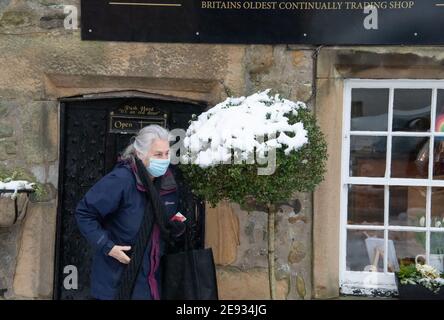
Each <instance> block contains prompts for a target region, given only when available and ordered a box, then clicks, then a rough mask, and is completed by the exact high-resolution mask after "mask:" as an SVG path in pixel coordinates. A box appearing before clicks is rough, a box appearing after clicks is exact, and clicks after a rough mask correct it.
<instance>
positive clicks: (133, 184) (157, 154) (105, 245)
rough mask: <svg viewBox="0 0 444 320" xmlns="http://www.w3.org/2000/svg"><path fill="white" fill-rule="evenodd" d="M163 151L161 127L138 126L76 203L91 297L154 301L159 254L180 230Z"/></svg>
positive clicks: (166, 144)
mask: <svg viewBox="0 0 444 320" xmlns="http://www.w3.org/2000/svg"><path fill="white" fill-rule="evenodd" d="M169 152H170V148H169V142H168V131H167V130H165V129H164V128H162V127H160V126H157V125H150V126H148V127H145V128H143V129H142V130H140V132H139V133H138V135H137V136H136V137H135V139H134V140H133V142H132V143H131V144H130V145H129V146H128V147H127V148H126V150H125V152H124V154H123V155H122V157H121V159H120V160H119V162H118V164H117V165H116V167H115V168H114V169H113V170H112V171H111V172H110V173H109V174H107V175H106V176H104V177H103V178H102V179H101V180H99V181H98V182H97V183H96V184H95V185H94V186H93V187H92V188H91V189H90V190H89V191H88V192H87V193H86V195H85V196H84V198H83V199H82V200H81V201H80V202H79V204H78V206H77V209H76V212H75V217H76V220H77V223H78V226H79V229H80V231H81V232H82V234H83V235H84V236H85V237H86V239H87V240H88V242H89V243H90V244H91V245H92V246H93V249H94V251H95V253H94V257H93V264H92V271H91V295H92V297H93V298H95V299H100V300H110V299H138V300H152V299H160V286H159V281H160V270H159V261H160V257H161V255H162V254H163V252H164V248H165V244H166V242H169V241H171V239H177V237H179V236H180V235H181V234H182V233H183V232H184V230H185V225H184V223H183V221H182V220H180V221H177V219H176V218H177V217H178V216H180V215H176V213H177V202H178V198H177V188H176V182H175V180H174V177H173V175H172V172H171V170H170V169H169V164H170V154H169Z"/></svg>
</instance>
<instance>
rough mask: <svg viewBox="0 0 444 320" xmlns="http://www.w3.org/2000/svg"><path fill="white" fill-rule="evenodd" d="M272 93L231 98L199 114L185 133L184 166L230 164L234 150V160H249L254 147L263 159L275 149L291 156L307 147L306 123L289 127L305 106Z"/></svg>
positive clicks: (268, 91)
mask: <svg viewBox="0 0 444 320" xmlns="http://www.w3.org/2000/svg"><path fill="white" fill-rule="evenodd" d="M270 90H271V89H267V90H265V91H262V92H258V93H255V94H253V95H251V96H248V97H240V98H228V99H226V100H225V101H224V102H221V103H219V104H218V105H216V106H215V107H213V108H211V109H210V110H208V111H206V112H204V113H202V114H201V115H199V117H198V118H197V119H196V120H194V121H193V122H192V123H191V125H190V127H189V128H188V130H187V132H186V137H185V139H184V146H185V148H186V149H187V150H188V153H187V154H185V155H184V156H183V158H182V160H183V161H184V163H190V162H191V163H193V164H197V165H199V166H200V167H202V168H206V167H211V166H215V165H218V164H220V163H223V162H226V161H230V159H231V155H232V154H231V151H232V150H234V153H235V157H239V158H240V159H242V160H247V159H249V158H251V157H252V155H253V154H254V152H255V148H256V152H257V154H258V155H259V156H261V157H263V156H264V154H265V152H268V151H270V150H271V149H272V148H284V152H285V154H286V155H288V154H289V153H290V152H291V151H293V150H294V151H297V150H298V149H299V148H301V147H302V146H303V145H305V144H306V143H307V142H308V138H307V131H306V130H305V129H304V125H303V123H302V122H297V123H294V124H289V116H290V115H292V114H293V115H297V113H298V110H299V109H301V108H303V109H305V108H306V105H305V103H303V102H293V101H290V100H287V99H282V98H281V97H280V96H279V95H277V94H276V95H269V93H270ZM265 136H266V137H268V139H267V140H266V141H264V137H265Z"/></svg>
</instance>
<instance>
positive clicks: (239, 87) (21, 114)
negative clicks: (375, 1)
mask: <svg viewBox="0 0 444 320" xmlns="http://www.w3.org/2000/svg"><path fill="white" fill-rule="evenodd" d="M65 2H66V1H61V0H51V1H47V0H33V1H32V0H0V65H1V73H0V165H3V166H6V167H21V168H25V169H26V170H27V171H29V172H30V173H32V174H33V175H34V176H35V177H36V178H37V179H38V180H39V181H40V182H41V183H43V184H45V188H46V189H47V191H48V192H47V197H46V199H43V201H42V202H34V203H32V204H31V206H30V210H29V212H28V214H27V216H26V218H25V220H23V221H21V222H20V223H19V224H18V225H16V226H14V227H11V228H5V229H0V240H1V242H0V259H1V263H0V285H2V286H5V287H6V288H8V291H7V292H6V294H5V297H6V298H8V299H19V298H27V299H30V298H43V299H48V298H51V295H52V285H53V284H52V281H53V269H54V267H53V266H54V239H55V224H56V209H57V208H56V206H57V205H56V204H57V181H58V169H59V167H58V143H59V109H58V106H59V104H58V99H59V98H61V97H67V96H73V95H81V94H90V93H99V92H112V91H120V90H138V91H142V92H147V93H155V94H163V95H169V96H174V97H177V98H187V99H193V100H198V101H204V102H207V103H209V104H210V105H211V104H214V103H217V102H219V101H221V100H222V99H224V98H226V97H227V96H228V95H247V94H251V93H253V92H255V91H257V90H261V89H266V88H274V89H276V90H278V91H280V92H281V93H282V94H283V96H284V97H286V98H290V99H295V100H302V101H306V102H309V103H310V102H311V100H310V99H311V97H312V78H313V76H312V73H313V71H312V69H313V67H312V48H305V47H291V48H290V47H288V46H285V45H279V46H265V45H251V46H250V45H249V46H245V45H205V44H160V43H125V42H119V43H117V42H93V41H81V40H80V31H79V30H74V31H73V30H65V29H63V18H64V15H63V7H62V6H61V4H62V3H65ZM79 2H80V1H78V0H75V1H69V4H74V5H77V6H79ZM79 12H80V10H79ZM295 198H297V199H299V201H300V204H301V208H300V209H297V210H295V209H294V208H292V207H291V206H289V205H282V206H281V212H280V213H279V214H278V220H277V234H278V236H277V267H278V273H277V276H278V279H279V281H278V287H279V290H278V292H279V297H280V298H283V299H301V298H310V297H311V278H312V277H311V252H312V249H311V229H312V218H311V217H312V206H311V196H310V195H305V194H301V195H295ZM233 208H234V212H235V214H236V215H237V216H238V219H239V237H240V239H239V240H240V245H239V247H238V248H236V252H235V256H236V259H235V261H232V262H231V263H230V264H229V265H224V266H222V265H221V266H219V267H218V270H219V271H218V275H219V280H220V283H221V290H220V291H221V292H220V293H221V297H222V298H230V299H241V298H248V299H254V298H266V297H267V294H268V291H267V290H268V289H267V288H268V285H267V276H266V272H267V258H266V218H267V217H266V214H265V213H264V212H261V211H252V212H247V211H245V210H241V209H240V208H239V206H237V205H233ZM239 285H242V290H238V288H239ZM0 289H1V288H0Z"/></svg>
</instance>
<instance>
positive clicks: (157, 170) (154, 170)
mask: <svg viewBox="0 0 444 320" xmlns="http://www.w3.org/2000/svg"><path fill="white" fill-rule="evenodd" d="M169 165H170V159H153V158H150V164H149V166H147V167H146V169H147V170H148V172H149V173H150V175H152V176H153V177H155V178H157V177H160V176H163V175H164V174H165V172H166V171H167V169H168V167H169Z"/></svg>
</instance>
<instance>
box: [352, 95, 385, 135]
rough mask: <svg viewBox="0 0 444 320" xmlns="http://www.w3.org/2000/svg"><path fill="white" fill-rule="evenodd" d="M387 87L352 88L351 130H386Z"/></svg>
mask: <svg viewBox="0 0 444 320" xmlns="http://www.w3.org/2000/svg"><path fill="white" fill-rule="evenodd" d="M388 103H389V89H352V105H351V125H350V128H351V130H357V131H387V123H388Z"/></svg>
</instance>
